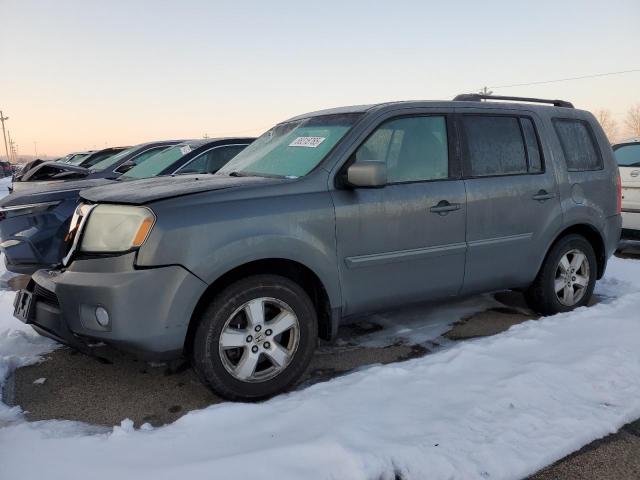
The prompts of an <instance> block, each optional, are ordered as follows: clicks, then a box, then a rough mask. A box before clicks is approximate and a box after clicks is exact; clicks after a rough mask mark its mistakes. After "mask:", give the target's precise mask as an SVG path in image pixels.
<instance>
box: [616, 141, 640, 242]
mask: <svg viewBox="0 0 640 480" xmlns="http://www.w3.org/2000/svg"><path fill="white" fill-rule="evenodd" d="M613 151H614V153H615V156H616V161H617V162H618V167H619V169H620V180H622V237H623V238H636V239H640V138H636V139H632V140H626V141H624V142H622V143H618V144H616V145H613Z"/></svg>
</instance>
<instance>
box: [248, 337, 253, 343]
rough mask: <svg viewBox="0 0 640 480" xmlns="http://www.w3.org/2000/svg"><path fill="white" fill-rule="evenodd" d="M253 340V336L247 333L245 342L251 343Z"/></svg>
mask: <svg viewBox="0 0 640 480" xmlns="http://www.w3.org/2000/svg"><path fill="white" fill-rule="evenodd" d="M252 341H253V337H252V336H251V335H249V336H248V337H247V343H251V342H252Z"/></svg>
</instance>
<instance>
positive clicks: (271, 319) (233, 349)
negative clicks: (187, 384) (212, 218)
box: [192, 275, 318, 401]
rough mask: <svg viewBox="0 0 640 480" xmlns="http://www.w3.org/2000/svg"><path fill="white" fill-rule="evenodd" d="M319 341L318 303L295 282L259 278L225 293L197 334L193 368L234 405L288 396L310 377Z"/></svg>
mask: <svg viewBox="0 0 640 480" xmlns="http://www.w3.org/2000/svg"><path fill="white" fill-rule="evenodd" d="M317 339H318V322H317V315H316V311H315V308H314V305H313V302H312V301H311V299H310V298H309V296H308V295H307V293H306V292H305V291H304V290H303V289H302V288H301V287H300V286H299V285H298V284H296V283H295V282H293V281H291V280H289V279H288V278H285V277H281V276H278V275H256V276H252V277H248V278H245V279H243V280H239V281H237V282H235V283H233V284H231V285H229V286H228V287H226V288H225V289H224V290H222V291H221V292H220V293H219V294H218V295H216V297H215V298H214V299H213V301H212V302H211V303H210V304H209V306H208V307H207V309H206V310H205V311H204V313H203V314H202V316H201V318H200V323H199V325H198V328H197V329H196V333H195V337H194V344H193V353H192V364H193V368H194V370H195V371H196V373H197V374H198V376H199V377H200V379H201V380H202V381H203V382H204V383H205V384H206V385H207V386H208V387H209V388H211V389H212V390H213V391H214V392H216V393H217V394H218V395H220V396H221V397H224V398H227V399H229V400H244V401H252V400H260V399H263V398H268V397H270V396H273V395H275V394H277V393H280V392H283V391H285V390H286V389H287V388H289V387H290V386H292V385H293V384H294V383H295V382H296V381H297V380H298V379H299V378H300V377H301V376H302V375H303V374H304V372H305V370H306V368H307V366H308V365H309V362H310V361H311V357H312V356H313V352H314V350H315V347H316V344H317Z"/></svg>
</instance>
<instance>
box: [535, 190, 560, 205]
mask: <svg viewBox="0 0 640 480" xmlns="http://www.w3.org/2000/svg"><path fill="white" fill-rule="evenodd" d="M555 196H556V194H555V193H548V192H547V191H546V190H540V191H539V192H538V193H536V194H535V195H534V196H533V197H531V198H533V199H534V200H537V201H539V202H544V201H547V200H551V199H552V198H555Z"/></svg>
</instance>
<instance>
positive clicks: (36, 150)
mask: <svg viewBox="0 0 640 480" xmlns="http://www.w3.org/2000/svg"><path fill="white" fill-rule="evenodd" d="M33 149H34V150H35V152H36V155H35V158H38V142H33Z"/></svg>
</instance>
